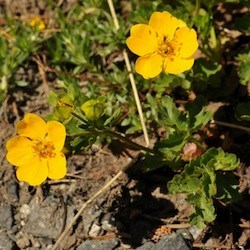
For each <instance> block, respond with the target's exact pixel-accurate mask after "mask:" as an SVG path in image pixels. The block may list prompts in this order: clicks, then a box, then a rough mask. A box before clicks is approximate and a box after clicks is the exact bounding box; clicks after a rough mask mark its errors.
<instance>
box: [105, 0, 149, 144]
mask: <svg viewBox="0 0 250 250" xmlns="http://www.w3.org/2000/svg"><path fill="white" fill-rule="evenodd" d="M107 1H108V5H109V9H110V12H111V15H112V18H113V20H114V25H115V29H116V30H118V29H119V27H120V26H119V22H118V19H117V15H116V12H115V8H114V4H113V1H112V0H107ZM123 57H124V61H125V64H126V67H127V70H128V74H129V80H130V83H131V86H132V89H133V94H134V98H135V102H136V107H137V110H138V114H139V117H140V122H141V125H142V130H143V134H144V139H145V144H146V147H148V146H149V138H148V132H147V128H146V125H145V120H144V116H143V112H142V107H141V102H140V99H139V95H138V91H137V88H136V84H135V78H134V75H133V73H132V67H131V63H130V61H129V58H128V54H127V52H126V51H125V50H123Z"/></svg>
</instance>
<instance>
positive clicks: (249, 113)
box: [235, 102, 250, 121]
mask: <svg viewBox="0 0 250 250" xmlns="http://www.w3.org/2000/svg"><path fill="white" fill-rule="evenodd" d="M235 116H236V118H237V119H238V120H240V121H250V102H244V103H239V104H238V105H237V108H236V111H235Z"/></svg>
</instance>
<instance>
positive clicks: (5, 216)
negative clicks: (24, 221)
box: [0, 204, 13, 230]
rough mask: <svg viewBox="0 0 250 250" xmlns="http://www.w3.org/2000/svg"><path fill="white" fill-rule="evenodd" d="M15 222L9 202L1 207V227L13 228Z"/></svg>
mask: <svg viewBox="0 0 250 250" xmlns="http://www.w3.org/2000/svg"><path fill="white" fill-rule="evenodd" d="M12 224H13V217H12V212H11V205H9V204H7V205H4V206H2V207H0V228H1V229H3V228H5V229H8V230H9V229H11V226H12Z"/></svg>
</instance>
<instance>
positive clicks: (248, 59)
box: [237, 52, 250, 85]
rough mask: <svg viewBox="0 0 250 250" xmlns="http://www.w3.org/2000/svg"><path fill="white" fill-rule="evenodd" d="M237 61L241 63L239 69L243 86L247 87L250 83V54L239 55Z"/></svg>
mask: <svg viewBox="0 0 250 250" xmlns="http://www.w3.org/2000/svg"><path fill="white" fill-rule="evenodd" d="M237 60H238V61H239V63H240V66H239V68H238V75H239V77H240V83H241V84H242V85H246V84H247V83H248V82H249V81H250V52H249V53H245V54H239V55H238V57H237Z"/></svg>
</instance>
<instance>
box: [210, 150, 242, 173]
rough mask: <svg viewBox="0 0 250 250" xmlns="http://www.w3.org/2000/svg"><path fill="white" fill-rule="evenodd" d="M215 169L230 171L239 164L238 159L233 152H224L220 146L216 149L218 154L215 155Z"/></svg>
mask: <svg viewBox="0 0 250 250" xmlns="http://www.w3.org/2000/svg"><path fill="white" fill-rule="evenodd" d="M215 160H216V162H215V163H214V168H215V170H223V171H230V170H234V169H236V168H237V167H238V166H239V163H240V162H239V160H238V159H237V157H236V155H235V154H232V153H225V152H224V151H223V150H222V149H221V148H219V149H218V154H217V155H216V156H215Z"/></svg>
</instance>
